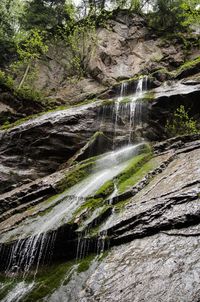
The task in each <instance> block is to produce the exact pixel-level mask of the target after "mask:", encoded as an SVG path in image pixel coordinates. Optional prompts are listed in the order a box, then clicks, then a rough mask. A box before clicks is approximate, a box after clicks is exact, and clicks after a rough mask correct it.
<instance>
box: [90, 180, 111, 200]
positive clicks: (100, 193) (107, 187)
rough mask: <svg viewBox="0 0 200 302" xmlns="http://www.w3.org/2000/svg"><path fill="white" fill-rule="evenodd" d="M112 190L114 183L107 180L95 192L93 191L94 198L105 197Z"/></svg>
mask: <svg viewBox="0 0 200 302" xmlns="http://www.w3.org/2000/svg"><path fill="white" fill-rule="evenodd" d="M113 190H114V184H113V181H112V180H109V181H107V182H106V183H105V184H104V185H103V186H102V187H101V188H99V190H98V191H97V192H95V194H94V196H95V197H96V198H105V197H107V196H108V195H110V194H111V193H112V192H113Z"/></svg>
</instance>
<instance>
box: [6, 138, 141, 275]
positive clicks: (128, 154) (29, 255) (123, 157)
mask: <svg viewBox="0 0 200 302" xmlns="http://www.w3.org/2000/svg"><path fill="white" fill-rule="evenodd" d="M143 146H144V144H143V143H140V144H136V145H129V146H125V147H123V148H121V149H118V150H115V151H111V152H108V153H106V154H104V155H102V156H101V157H100V158H99V159H98V160H97V161H96V164H95V166H94V168H93V171H92V172H91V174H90V175H89V176H88V177H87V178H86V179H84V180H83V181H81V182H80V183H78V184H76V185H75V186H73V187H72V188H71V189H69V190H68V191H67V192H66V193H63V194H62V195H61V196H60V197H59V198H58V199H57V201H60V202H58V204H57V205H55V206H54V207H53V209H52V210H51V211H50V212H48V213H46V214H45V215H43V216H38V217H37V218H34V219H32V221H30V223H29V224H28V222H27V225H26V231H27V235H28V234H29V233H32V235H31V236H29V237H28V238H27V239H21V240H18V241H17V242H16V244H14V245H13V247H12V250H11V254H10V259H9V263H8V266H7V271H6V272H7V275H9V276H10V275H13V274H16V273H19V272H23V277H24V279H26V277H27V275H28V273H29V271H30V269H31V268H32V267H33V265H34V266H35V275H36V274H37V270H38V267H39V264H40V262H41V260H42V259H43V258H44V257H45V256H46V254H47V251H51V250H52V249H53V246H54V242H55V239H56V231H54V232H52V231H51V233H50V232H48V231H49V230H53V229H55V228H58V227H59V226H60V225H61V224H62V223H64V222H66V223H67V222H68V221H69V220H70V219H71V218H72V215H73V213H74V211H75V210H76V209H77V208H78V207H79V206H80V205H81V204H82V203H84V201H85V199H84V198H85V197H87V196H89V195H91V194H93V193H94V192H96V191H97V190H98V189H99V188H100V187H101V186H102V185H103V184H104V183H105V182H106V181H108V180H110V179H113V178H114V177H115V176H117V175H118V174H119V173H120V172H121V171H123V170H124V169H125V167H126V166H127V164H128V161H129V159H130V158H132V157H133V156H134V155H137V154H138V153H139V152H140V150H141V149H142V147H143ZM63 219H64V220H63ZM24 231H25V230H24ZM17 232H21V229H20V226H19V228H18V229H17V228H16V229H15V230H12V231H11V234H10V236H13V235H15V234H17ZM85 235H86V234H85ZM7 236H8V235H7ZM85 248H86V247H85V246H84V244H83V243H82V242H81V243H80V249H81V251H78V252H77V255H78V257H80V254H81V255H84V253H85V252H84V250H85ZM81 257H82V256H81Z"/></svg>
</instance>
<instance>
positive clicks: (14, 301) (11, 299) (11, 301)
mask: <svg viewBox="0 0 200 302" xmlns="http://www.w3.org/2000/svg"><path fill="white" fill-rule="evenodd" d="M33 286H34V282H31V283H26V282H25V281H22V282H19V283H17V284H16V286H15V287H14V288H13V289H12V291H11V292H9V293H8V295H7V296H6V297H5V298H4V299H3V300H2V302H18V301H23V300H22V299H23V298H24V297H25V296H26V295H27V294H28V293H29V292H30V291H31V290H32V288H33Z"/></svg>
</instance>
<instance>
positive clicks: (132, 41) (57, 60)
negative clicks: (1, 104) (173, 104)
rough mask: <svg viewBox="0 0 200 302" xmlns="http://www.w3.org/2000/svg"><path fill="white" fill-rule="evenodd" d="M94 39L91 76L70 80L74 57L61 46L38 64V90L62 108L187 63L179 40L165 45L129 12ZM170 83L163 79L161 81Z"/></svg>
mask: <svg viewBox="0 0 200 302" xmlns="http://www.w3.org/2000/svg"><path fill="white" fill-rule="evenodd" d="M91 35H92V34H91ZM93 38H94V40H95V41H96V43H95V47H89V44H88V43H87V45H86V47H88V48H87V52H86V54H85V61H86V62H87V68H86V69H87V76H85V77H84V78H82V79H80V80H77V79H74V78H73V77H72V78H71V79H69V76H70V75H73V70H71V68H70V67H69V66H70V61H71V59H72V54H71V53H70V50H69V49H68V48H67V47H66V45H63V43H62V42H59V43H58V44H57V45H50V46H49V53H48V55H47V57H46V58H45V59H44V61H42V60H41V61H40V62H38V64H37V70H38V75H37V79H36V80H35V83H34V86H35V87H36V88H37V89H40V90H42V91H45V92H46V95H48V97H49V98H50V99H57V101H58V102H60V103H61V104H62V103H73V104H74V103H76V102H78V101H81V100H83V99H85V98H91V96H92V95H98V94H101V93H102V92H104V91H105V89H107V88H108V87H110V86H111V85H113V84H115V83H116V82H117V81H119V80H123V79H128V78H131V77H134V76H135V75H139V74H149V73H152V72H154V71H157V70H160V69H164V68H165V69H166V68H169V70H174V69H176V68H177V67H178V66H180V65H181V64H182V63H184V61H185V54H184V49H183V47H182V46H181V45H180V43H179V42H178V41H177V40H174V41H173V43H171V42H170V41H166V42H164V41H163V40H162V39H160V38H159V37H157V36H155V34H152V33H151V30H150V29H149V28H148V27H147V24H146V21H145V20H144V19H143V18H142V17H141V16H138V15H135V14H130V13H129V14H127V12H126V11H118V12H116V14H115V17H114V19H112V20H109V21H107V24H106V26H105V27H100V28H98V30H97V33H96V35H95V37H93ZM87 42H88V41H87ZM196 56H198V51H197V54H196ZM188 59H189V58H187V60H188ZM182 77H183V76H182ZM55 78H56V80H55ZM166 79H167V78H166V76H165V75H164V74H161V75H160V80H161V81H164V80H166ZM31 84H32V83H31Z"/></svg>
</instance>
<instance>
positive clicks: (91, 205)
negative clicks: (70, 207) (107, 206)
mask: <svg viewBox="0 0 200 302" xmlns="http://www.w3.org/2000/svg"><path fill="white" fill-rule="evenodd" d="M102 205H103V198H95V197H90V198H88V199H87V201H86V202H85V203H84V204H82V205H81V206H80V207H79V208H78V209H77V210H76V211H75V213H74V216H73V219H72V221H71V222H73V221H74V219H75V217H77V216H78V215H80V214H81V212H83V211H84V210H85V209H88V211H92V210H93V209H95V208H97V207H100V206H102Z"/></svg>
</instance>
